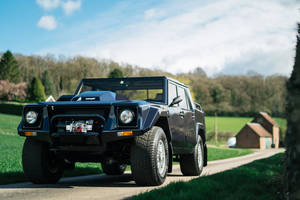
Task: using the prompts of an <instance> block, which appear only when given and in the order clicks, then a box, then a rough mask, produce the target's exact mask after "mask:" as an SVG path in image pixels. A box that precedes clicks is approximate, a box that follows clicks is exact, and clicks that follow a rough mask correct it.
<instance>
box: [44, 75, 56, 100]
mask: <svg viewBox="0 0 300 200" xmlns="http://www.w3.org/2000/svg"><path fill="white" fill-rule="evenodd" d="M42 83H43V85H44V87H45V94H46V95H47V96H49V95H55V94H56V92H55V89H54V85H53V82H52V80H51V78H50V75H49V72H48V70H45V71H44V72H43V74H42Z"/></svg>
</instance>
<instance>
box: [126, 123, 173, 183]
mask: <svg viewBox="0 0 300 200" xmlns="http://www.w3.org/2000/svg"><path fill="white" fill-rule="evenodd" d="M130 159H131V171H132V175H133V178H134V180H135V182H136V183H137V184H138V185H148V186H150V185H161V184H162V183H163V182H164V181H165V179H166V176H167V172H168V163H169V151H168V142H167V138H166V135H165V133H164V131H163V129H162V128H160V127H156V126H154V127H153V128H152V129H151V130H150V131H148V132H146V133H145V134H144V135H141V136H138V137H136V138H135V144H134V145H133V147H132V149H131V158H130Z"/></svg>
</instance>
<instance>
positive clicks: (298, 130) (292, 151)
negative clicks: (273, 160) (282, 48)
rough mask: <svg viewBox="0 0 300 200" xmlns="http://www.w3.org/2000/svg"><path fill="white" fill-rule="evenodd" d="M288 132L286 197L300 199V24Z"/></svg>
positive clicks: (291, 88)
mask: <svg viewBox="0 0 300 200" xmlns="http://www.w3.org/2000/svg"><path fill="white" fill-rule="evenodd" d="M287 90H288V95H287V102H288V103H287V115H288V116H287V123H288V128H287V133H286V152H285V176H284V185H285V192H284V194H285V199H291V200H293V199H300V187H299V186H300V148H299V147H300V126H299V122H300V24H298V36H297V45H296V58H295V64H294V69H293V72H292V75H291V77H290V79H289V81H288V83H287Z"/></svg>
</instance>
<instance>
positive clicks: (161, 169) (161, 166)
mask: <svg viewBox="0 0 300 200" xmlns="http://www.w3.org/2000/svg"><path fill="white" fill-rule="evenodd" d="M156 159H157V168H158V173H159V174H160V175H161V176H164V174H165V170H166V150H165V145H164V143H163V141H162V140H159V142H158V146H157V156H156Z"/></svg>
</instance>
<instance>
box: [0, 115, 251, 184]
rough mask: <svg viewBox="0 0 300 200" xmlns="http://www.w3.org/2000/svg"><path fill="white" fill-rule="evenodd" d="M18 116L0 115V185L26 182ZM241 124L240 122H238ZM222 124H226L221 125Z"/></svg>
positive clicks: (212, 152)
mask: <svg viewBox="0 0 300 200" xmlns="http://www.w3.org/2000/svg"><path fill="white" fill-rule="evenodd" d="M20 119H21V117H20V116H14V115H7V114H0V141H1V143H0V184H6V183H13V182H18V181H24V180H26V179H25V177H24V175H23V172H22V164H21V155H22V146H23V143H24V139H25V138H24V137H20V136H18V135H17V126H18V123H19V121H20ZM221 119H223V120H224V121H227V123H228V121H230V120H229V119H232V120H233V121H234V123H232V124H235V123H237V122H238V121H239V120H236V119H235V118H220V121H223V120H221ZM210 120H211V118H210V117H208V120H207V126H211V127H212V125H211V124H210ZM243 120H244V119H243ZM240 122H241V121H240ZM222 124H226V123H223V122H222ZM251 152H252V150H248V149H221V148H209V149H208V160H219V159H225V158H230V157H236V156H241V155H246V154H249V153H251ZM97 173H102V170H101V167H100V164H98V163H76V168H75V170H74V171H67V172H66V173H65V176H75V175H76V176H78V175H86V174H97Z"/></svg>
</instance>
